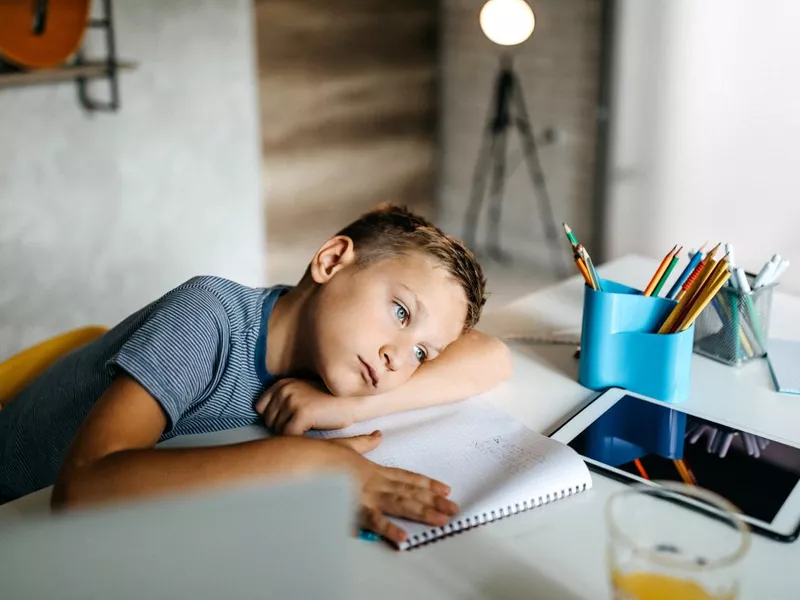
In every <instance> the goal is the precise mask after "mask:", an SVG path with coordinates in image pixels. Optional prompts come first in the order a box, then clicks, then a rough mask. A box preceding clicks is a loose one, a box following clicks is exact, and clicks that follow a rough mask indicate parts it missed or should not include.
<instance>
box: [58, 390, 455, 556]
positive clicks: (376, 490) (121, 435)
mask: <svg viewBox="0 0 800 600" xmlns="http://www.w3.org/2000/svg"><path fill="white" fill-rule="evenodd" d="M166 423H167V417H166V414H165V413H164V411H163V409H162V408H161V406H160V405H159V404H158V402H156V400H155V399H154V398H153V397H152V396H151V395H150V394H149V393H148V392H147V391H146V390H145V389H144V388H143V387H142V386H140V385H139V384H138V383H137V382H136V381H135V380H133V379H132V378H130V377H127V376H120V377H118V378H117V379H116V380H115V381H114V383H112V385H111V386H110V387H109V389H108V390H107V391H106V393H105V394H104V395H103V396H102V397H101V398H100V399H99V400H98V402H97V404H96V405H95V406H94V408H93V409H92V410H91V412H90V413H89V415H88V417H87V418H86V420H85V421H84V422H83V424H82V425H81V427H80V429H79V430H78V432H77V434H76V436H75V439H74V441H73V443H72V446H71V448H70V450H69V452H68V454H67V457H66V459H65V461H64V463H63V465H62V467H61V471H60V472H59V475H58V479H57V481H56V484H55V487H54V489H53V496H52V505H53V508H56V509H59V508H71V507H74V506H82V505H88V504H96V503H102V502H107V501H110V500H118V499H122V498H134V497H143V496H150V495H155V494H160V493H164V492H170V491H177V490H185V489H190V488H199V487H209V486H213V485H220V484H224V483H228V482H233V481H235V480H244V479H255V478H259V477H260V478H268V477H276V476H286V475H301V474H306V473H311V472H321V471H326V470H333V469H335V470H340V471H342V470H343V471H346V472H349V473H350V474H351V475H353V476H354V477H355V480H356V481H357V482H358V484H359V491H360V504H361V514H360V523H361V525H362V526H363V527H367V528H369V529H371V530H373V531H375V532H377V533H379V534H381V535H383V536H385V537H388V538H389V539H391V540H393V541H396V542H398V541H402V540H403V539H405V534H404V532H403V531H402V530H401V529H399V528H398V527H397V526H395V525H393V524H392V523H391V522H390V521H389V520H388V519H387V518H386V516H385V515H387V514H392V515H396V516H399V517H403V518H407V519H412V520H415V521H421V522H424V523H428V524H431V525H444V524H445V523H446V522H447V520H448V517H449V516H450V515H453V514H455V513H456V511H457V507H456V505H455V504H453V503H452V502H450V501H449V500H447V499H446V497H445V496H447V495H448V494H449V491H450V490H449V488H448V487H447V486H446V485H444V484H443V483H440V482H438V481H435V480H433V479H429V478H428V477H424V476H422V475H418V474H416V473H410V472H408V471H403V470H402V469H391V468H387V467H382V466H379V465H376V464H375V463H372V462H370V461H369V460H367V459H366V458H364V457H362V456H361V455H360V454H359V452H367V451H369V450H372V449H374V448H375V447H376V446H377V445H378V444H379V443H380V440H381V437H380V434H379V433H378V432H375V433H373V434H372V435H368V436H359V437H354V438H347V439H345V440H339V443H331V442H330V441H324V440H312V439H305V438H287V437H282V438H272V439H266V440H256V441H253V442H246V443H242V444H234V445H230V446H217V447H210V448H186V449H169V450H167V449H165V450H156V449H155V448H154V446H155V444H156V442H157V441H158V439H159V437H160V436H161V433H162V431H163V429H164V426H165V425H166Z"/></svg>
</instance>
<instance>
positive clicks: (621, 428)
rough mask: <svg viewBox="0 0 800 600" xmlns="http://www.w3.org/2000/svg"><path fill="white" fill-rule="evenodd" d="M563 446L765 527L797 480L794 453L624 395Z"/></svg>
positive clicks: (799, 460)
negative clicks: (722, 501) (701, 492)
mask: <svg viewBox="0 0 800 600" xmlns="http://www.w3.org/2000/svg"><path fill="white" fill-rule="evenodd" d="M569 445H570V446H571V447H572V448H574V449H575V450H576V451H577V452H579V453H580V454H582V455H583V456H585V457H587V458H591V459H593V460H595V461H597V462H598V463H602V464H604V465H608V466H610V467H615V468H616V469H619V470H621V471H625V472H627V473H631V474H632V475H636V476H638V477H642V478H644V479H653V480H657V479H658V480H672V481H678V482H686V483H696V484H697V485H699V486H701V487H704V488H706V489H708V490H711V491H713V492H716V493H717V494H719V495H720V496H723V497H724V498H727V499H728V500H729V501H731V502H732V503H733V504H734V505H736V506H737V507H739V509H740V510H741V511H742V512H743V513H745V514H747V515H749V516H751V517H753V518H755V519H758V520H760V521H764V522H766V523H772V521H773V519H774V518H775V515H777V514H778V511H779V510H780V509H781V507H782V506H783V504H784V502H785V501H786V499H787V498H788V497H789V495H790V494H791V492H792V490H793V489H794V488H795V486H796V485H797V483H798V480H800V449H798V448H794V447H791V446H787V445H785V444H781V443H779V442H774V441H768V440H765V439H764V438H759V437H757V436H754V435H752V434H743V433H741V432H739V431H737V430H735V429H732V428H729V427H726V426H724V425H719V424H716V423H712V422H710V421H706V420H704V419H700V418H698V417H694V416H691V415H687V414H686V413H684V412H680V411H678V410H675V409H672V408H669V407H667V406H664V405H661V404H655V403H652V402H647V401H645V400H640V399H638V398H636V397H634V396H628V395H625V396H623V397H622V398H620V399H619V401H617V402H616V403H615V404H614V405H613V406H611V407H610V408H609V409H608V410H607V411H606V412H605V413H603V414H602V415H601V416H600V417H599V418H598V419H597V420H595V421H594V422H592V423H591V424H590V425H589V426H588V427H587V428H586V429H584V430H583V431H582V432H581V433H580V434H578V435H577V436H576V437H575V438H574V439H573V440H572V441H570V442H569Z"/></svg>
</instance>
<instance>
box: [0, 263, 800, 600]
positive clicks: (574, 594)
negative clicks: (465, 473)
mask: <svg viewBox="0 0 800 600" xmlns="http://www.w3.org/2000/svg"><path fill="white" fill-rule="evenodd" d="M657 264H658V263H657V261H654V260H650V259H644V258H639V257H626V258H624V259H621V260H618V261H614V262H611V263H609V264H607V265H604V266H603V267H601V268H600V269H599V270H600V273H601V275H602V276H603V277H604V278H608V279H613V280H616V281H620V282H621V283H626V284H629V285H633V286H642V285H643V284H644V283H646V282H647V281H648V280H649V278H650V276H651V275H652V273H653V271H654V270H655V268H656V266H657ZM582 288H583V286H582V280H581V279H580V278H579V277H577V276H576V277H573V278H570V279H568V280H566V281H564V282H562V283H560V284H558V285H555V286H553V287H550V288H547V289H544V290H541V291H539V292H536V293H533V294H531V295H529V296H526V297H524V298H522V299H520V300H518V301H516V302H514V303H512V304H510V305H508V306H507V307H505V308H503V309H502V310H499V311H497V312H495V313H493V314H488V315H486V317H485V318H484V320H483V321H482V328H483V329H485V330H487V331H489V332H491V333H494V334H497V335H502V334H509V333H510V334H526V333H537V332H538V333H542V332H551V331H559V330H564V329H570V328H571V329H573V330H574V331H575V332H576V334H577V331H578V329H579V327H580V321H581V309H582V303H583V289H582ZM798 317H800V298H796V297H793V296H788V295H785V294H780V293H776V294H775V297H774V305H773V313H772V321H771V326H770V331H771V333H772V335H773V336H780V337H784V338H788V339H800V318H798ZM512 349H513V354H514V363H515V373H514V376H513V377H512V378H511V379H510V380H509V381H508V382H506V383H505V384H504V385H503V386H501V387H500V388H499V389H497V390H496V391H494V392H493V393H492V394H491V395H490V397H491V398H492V400H493V401H494V402H495V403H496V404H497V405H498V406H499V407H501V408H503V409H504V410H506V411H508V412H509V413H510V414H511V415H513V416H514V417H515V418H517V419H518V420H519V421H521V422H522V423H524V424H525V425H527V426H528V427H530V428H531V429H534V430H536V431H541V432H545V433H547V432H550V431H552V430H553V429H554V428H555V427H557V426H558V425H559V424H560V423H562V422H563V421H564V420H565V419H566V418H567V417H569V416H570V415H571V414H573V413H574V412H576V411H577V410H579V409H580V408H581V407H582V406H584V405H585V404H586V403H588V402H589V401H590V400H591V399H592V398H593V397H594V393H593V392H591V391H589V390H587V389H586V388H583V387H582V386H580V385H579V384H578V383H577V381H576V380H577V373H578V364H577V361H576V360H575V359H574V358H572V354H573V351H574V348H573V347H571V346H567V345H533V344H526V343H513V344H512ZM692 369H693V372H692V389H691V395H690V398H689V400H687V403H686V404H685V406H687V407H690V408H691V409H692V410H693V411H694V412H695V413H697V414H699V415H704V416H708V417H710V418H714V419H716V420H722V421H725V422H728V423H730V424H731V425H734V426H735V425H737V424H738V425H744V424H746V425H747V426H748V427H749V428H750V429H754V430H756V431H760V432H763V433H764V434H767V435H770V436H771V437H773V438H775V439H779V440H784V441H788V442H790V443H794V444H798V445H800V398H799V397H796V396H791V395H784V394H778V393H776V392H775V391H774V388H773V385H772V381H771V379H770V377H769V372H768V369H767V366H766V364H765V363H764V361H755V362H754V363H752V364H749V365H746V366H744V367H742V368H740V369H735V368H731V367H727V366H725V365H722V364H719V363H716V362H714V361H711V360H709V359H706V358H703V357H701V356H697V355H695V356H694V357H693V364H692ZM212 435H214V436H215V438H217V439H216V440H215V441H216V442H219V441H220V437H219V436H223V438H224V440H225V441H236V440H238V439H242V436H245V437H247V433H246V431H242V430H234V431H231V432H221V433H218V434H212ZM593 478H594V488H593V489H592V490H591V491H589V492H586V493H583V494H579V495H578V496H576V497H574V498H571V499H569V500H568V501H566V502H558V503H556V504H553V505H551V506H548V507H546V508H544V509H542V510H533V511H528V512H526V513H524V514H520V515H517V516H514V517H512V518H510V519H505V520H503V521H500V522H496V523H493V524H491V525H490V526H488V527H482V528H479V529H476V530H473V531H471V532H468V533H466V534H464V535H459V536H456V537H454V538H451V539H448V540H445V541H442V542H439V543H436V544H433V545H431V546H429V547H426V548H423V549H420V550H416V551H411V552H406V553H401V554H398V553H396V552H392V551H391V550H389V549H387V548H385V547H383V546H381V545H378V544H366V543H363V542H359V541H355V540H354V541H353V542H352V544H353V551H354V553H355V554H356V556H357V557H358V560H359V563H360V565H361V566H362V567H363V568H360V569H359V572H358V574H357V578H358V589H359V591H361V592H362V593H361V594H359V595H363V597H365V598H366V597H368V596H369V597H371V596H374V594H375V592H376V591H377V590H379V591H380V595H381V597H387V598H394V597H397V598H401V597H402V598H405V597H407V596H408V595H409V593H411V594H413V596H415V597H416V598H487V597H489V598H506V597H521V596H527V597H542V598H564V599H573V598H587V599H588V598H591V599H600V598H609V597H610V594H609V591H608V583H607V579H606V570H605V555H604V546H605V540H606V531H605V525H604V521H603V508H604V504H605V501H606V499H607V498H608V495H609V494H610V493H611V492H613V491H614V490H616V489H619V487H620V486H621V484H619V483H617V482H614V481H611V480H609V479H606V478H604V477H602V476H600V475H594V476H593ZM48 493H49V491H48V490H42V491H40V492H37V493H35V494H32V495H30V496H28V497H26V498H22V499H20V500H18V501H16V502H13V503H10V504H7V505H5V506H3V507H0V522H2V521H3V520H7V519H17V518H19V517H20V516H23V515H26V514H37V513H42V512H44V511H46V507H47V498H48ZM798 564H800V542H797V543H794V544H782V543H779V542H773V541H770V540H767V539H765V538H762V537H760V536H754V541H753V547H752V549H751V552H750V555H749V557H748V559H747V561H746V563H745V573H744V577H743V589H742V595H741V597H742V598H744V599H749V598H753V599H760V598H792V597H796V596H797V593H796V590H798V589H800V570H798V569H796V568H792V567H794V566H795V565H798ZM409 577H411V578H413V580H414V583H410V582H409Z"/></svg>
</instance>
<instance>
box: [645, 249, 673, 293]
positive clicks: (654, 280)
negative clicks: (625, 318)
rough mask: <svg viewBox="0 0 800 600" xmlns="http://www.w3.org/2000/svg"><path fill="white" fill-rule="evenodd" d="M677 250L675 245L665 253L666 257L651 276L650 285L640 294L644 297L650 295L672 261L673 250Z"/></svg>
mask: <svg viewBox="0 0 800 600" xmlns="http://www.w3.org/2000/svg"><path fill="white" fill-rule="evenodd" d="M677 249H678V246H677V245H675V246H673V247H672V250H670V251H669V252H667V254H666V256H664V258H663V259H662V260H661V264H660V265H658V269H656V272H655V274H653V277H652V278H651V279H650V283H648V284H647V287H646V288H644V292H642V294H643V295H644V296H650V295H652V293H653V290H654V289H656V286H657V285H658V282H659V281H660V280H661V276H662V275H663V274H664V271H666V270H667V266H668V265H669V263H670V261H671V260H672V257H673V256H675V250H677Z"/></svg>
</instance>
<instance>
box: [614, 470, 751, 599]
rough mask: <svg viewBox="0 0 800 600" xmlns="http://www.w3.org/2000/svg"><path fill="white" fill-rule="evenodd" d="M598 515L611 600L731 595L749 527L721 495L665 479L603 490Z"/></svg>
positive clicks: (736, 585) (734, 592)
mask: <svg viewBox="0 0 800 600" xmlns="http://www.w3.org/2000/svg"><path fill="white" fill-rule="evenodd" d="M698 506H703V507H705V508H706V510H708V511H711V512H712V513H713V516H710V515H708V514H705V513H702V512H699V511H697V510H695V509H694V508H692V507H698ZM606 521H607V524H608V532H609V535H608V545H607V559H608V568H609V571H610V577H611V586H612V589H613V591H614V599H615V600H668V599H669V600H672V599H677V598H680V599H681V600H735V598H736V597H737V594H738V591H739V576H740V572H741V563H742V559H743V558H744V557H745V555H746V554H747V551H748V549H749V547H750V530H749V528H748V526H747V524H746V523H745V522H744V521H743V520H742V518H741V516H740V513H739V511H738V510H737V509H736V508H735V507H734V506H733V505H732V504H731V503H729V502H728V501H727V500H725V499H724V498H722V497H720V496H718V495H717V494H714V493H712V492H709V491H707V490H704V489H701V488H698V487H696V486H688V485H683V484H678V483H673V482H656V485H651V484H637V485H632V486H629V487H627V488H626V489H624V490H622V491H620V492H617V493H615V494H614V495H612V496H611V498H610V499H609V501H608V505H607V506H606Z"/></svg>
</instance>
